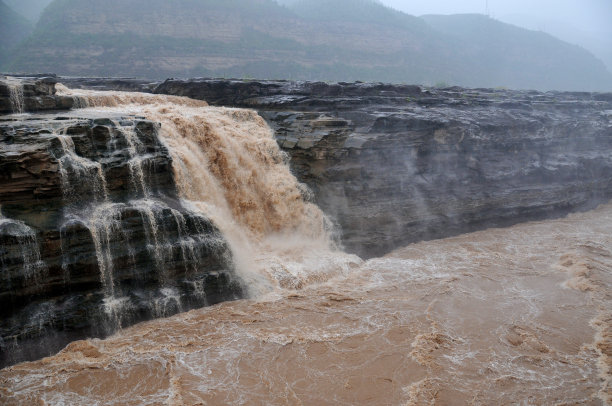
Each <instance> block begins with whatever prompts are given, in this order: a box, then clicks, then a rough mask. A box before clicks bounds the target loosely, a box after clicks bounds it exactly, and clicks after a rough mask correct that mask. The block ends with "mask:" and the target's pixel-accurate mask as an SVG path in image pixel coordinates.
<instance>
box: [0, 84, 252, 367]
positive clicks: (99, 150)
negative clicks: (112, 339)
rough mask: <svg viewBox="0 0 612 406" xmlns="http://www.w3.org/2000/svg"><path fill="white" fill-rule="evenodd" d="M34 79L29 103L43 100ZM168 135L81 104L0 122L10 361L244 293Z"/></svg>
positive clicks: (4, 314) (0, 265) (3, 285)
mask: <svg viewBox="0 0 612 406" xmlns="http://www.w3.org/2000/svg"><path fill="white" fill-rule="evenodd" d="M51 82H52V81H51ZM40 83H41V84H40V86H43V85H45V86H46V85H47V83H46V82H45V81H40ZM36 85H37V86H39V85H38V84H36ZM26 86H27V83H26ZM26 86H24V88H25V89H24V92H23V93H24V95H25V98H24V99H25V105H26V106H30V107H32V106H34V107H36V106H41V105H40V104H33V102H31V100H35V98H36V97H47V96H35V95H34V94H32V95H31V96H30V94H31V92H30V90H29V89H28V88H27V87H26ZM49 86H51V87H53V86H52V84H49ZM52 93H53V92H49V95H48V97H49V99H48V100H56V101H57V103H58V104H57V105H61V106H63V105H66V106H70V105H72V99H71V98H67V99H68V100H69V102H68V101H67V100H65V99H64V98H59V97H56V96H53V94H52ZM1 102H4V103H5V104H6V103H7V101H6V97H4V98H3V97H2V96H1V95H0V103H1ZM9 102H10V101H9ZM43 108H44V103H43ZM158 130H159V124H157V123H154V122H151V121H148V120H144V119H142V118H138V117H133V116H121V115H117V116H109V115H108V114H107V115H104V116H97V115H95V114H93V113H89V114H88V113H78V112H76V111H75V112H68V111H66V112H56V113H49V114H37V115H7V116H2V117H0V185H1V186H0V208H1V213H0V367H1V366H4V365H8V364H11V363H14V362H18V361H22V360H27V359H35V358H39V357H41V356H45V355H49V354H51V353H53V352H55V351H57V350H59V349H61V348H62V347H63V346H64V345H65V344H66V343H68V342H69V341H71V340H73V339H76V338H82V337H85V336H89V337H91V336H104V335H107V334H109V333H112V332H113V331H115V330H116V329H117V328H119V327H121V326H126V325H129V324H133V323H134V322H136V321H140V320H144V319H149V318H153V317H162V316H168V315H171V314H174V313H177V312H179V311H185V310H189V309H191V308H195V307H201V306H203V305H207V304H212V303H217V302H219V301H223V300H230V299H235V298H237V297H240V296H241V295H242V291H241V288H240V286H239V285H238V284H237V282H236V281H235V280H234V279H233V276H232V275H233V274H232V273H231V272H230V268H231V253H230V250H229V248H228V246H227V244H226V242H225V240H224V239H223V237H222V235H221V234H220V232H219V231H218V230H217V229H216V227H215V226H214V225H213V224H212V223H211V222H210V221H209V220H208V219H206V218H205V217H202V215H200V214H196V213H194V212H191V211H189V210H187V209H186V208H185V207H183V206H182V205H181V203H180V201H179V199H178V197H177V194H176V190H175V183H174V179H173V175H172V170H171V163H172V161H171V156H170V154H169V152H168V150H167V149H166V147H165V146H164V145H162V144H161V143H160V141H159V138H158Z"/></svg>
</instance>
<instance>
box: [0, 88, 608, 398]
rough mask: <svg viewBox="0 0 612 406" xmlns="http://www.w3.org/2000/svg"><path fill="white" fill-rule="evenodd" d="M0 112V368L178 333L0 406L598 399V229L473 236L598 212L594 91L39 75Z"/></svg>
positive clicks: (16, 382)
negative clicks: (34, 405)
mask: <svg viewBox="0 0 612 406" xmlns="http://www.w3.org/2000/svg"><path fill="white" fill-rule="evenodd" d="M58 82H62V83H63V85H60V84H59V83H58ZM90 89H96V90H95V91H92V90H90ZM118 90H130V91H140V92H133V93H124V92H119V91H118ZM209 104H210V106H209ZM222 106H225V107H222ZM245 108H246V109H249V110H246V109H245ZM0 114H5V115H4V116H1V118H0V136H1V137H2V144H1V149H0V177H1V178H2V183H1V185H2V186H1V187H0V206H1V215H2V217H1V218H0V241H1V244H2V245H1V247H2V248H1V249H2V251H1V252H0V259H1V262H0V266H1V269H2V278H0V283H1V285H0V300H1V304H2V312H3V315H2V325H1V326H0V332H1V334H2V335H1V338H2V339H1V341H0V347H1V350H2V356H1V357H0V365H2V366H8V365H12V364H15V363H17V362H21V361H24V360H35V359H38V358H40V357H42V356H46V355H50V354H53V353H56V352H57V351H59V350H60V349H61V348H63V347H64V346H65V345H66V344H68V343H69V342H71V341H73V340H76V339H81V338H91V337H105V336H107V335H109V334H112V333H114V332H116V331H118V330H119V329H122V328H125V327H127V326H128V325H131V324H134V323H135V322H138V321H143V320H149V319H152V318H158V317H168V316H171V315H173V314H176V313H179V312H187V313H184V314H180V315H178V316H175V317H171V318H166V319H162V320H155V321H150V322H148V323H145V324H140V325H137V326H135V327H133V328H130V329H124V330H119V332H118V334H116V335H114V336H113V337H111V338H109V339H108V340H97V339H88V340H85V341H76V342H74V343H72V344H70V345H69V346H68V347H67V348H66V349H65V350H63V351H62V352H60V353H59V354H58V355H56V356H55V357H51V358H47V359H44V360H42V361H37V362H35V363H24V364H20V365H16V366H14V367H12V368H8V369H5V370H2V372H0V400H1V401H2V402H3V403H6V404H13V403H14V404H19V402H22V403H23V402H26V401H38V400H42V401H44V402H47V403H50V404H62V402H64V403H66V402H68V403H70V402H76V403H79V402H81V403H82V402H85V401H87V399H88V400H92V399H96V401H98V402H100V403H101V404H107V403H110V402H112V399H113V397H115V399H121V400H122V401H123V402H124V403H125V404H130V402H132V404H156V403H166V404H197V403H198V402H200V403H206V402H209V403H212V404H219V403H233V404H248V403H249V401H252V400H253V399H259V400H260V401H261V402H264V401H265V400H266V399H268V400H269V399H270V398H269V397H266V396H272V397H273V399H274V401H273V403H274V404H277V403H278V404H282V403H287V402H289V403H292V402H293V403H295V401H297V400H300V401H303V402H306V403H308V402H318V403H320V404H327V403H344V404H356V403H358V404H365V403H367V401H368V399H369V400H372V399H379V400H380V399H385V400H384V401H387V402H388V403H390V404H398V403H400V402H401V403H403V404H423V402H431V401H432V399H433V400H434V401H436V400H437V401H441V402H443V403H444V402H445V401H446V402H451V400H453V399H454V401H455V402H459V403H461V402H463V401H468V400H469V399H470V393H471V392H472V391H475V393H476V394H475V395H474V396H476V397H475V398H473V399H472V400H473V401H474V402H475V403H476V404H490V403H491V402H500V403H504V402H507V401H509V399H516V396H519V397H521V398H523V399H527V398H529V399H532V400H533V401H534V402H536V403H537V402H540V403H542V402H544V403H547V402H553V401H561V400H563V399H565V400H567V401H573V402H575V403H580V402H591V403H592V404H602V403H603V404H607V403H609V402H610V372H609V371H610V369H609V368H610V359H611V358H610V357H612V352H611V351H610V348H612V347H611V346H610V339H611V335H610V328H611V327H610V326H611V324H610V315H609V311H607V310H609V309H610V297H609V296H610V295H609V288H610V283H611V280H610V274H611V273H610V270H611V269H612V268H611V267H612V264H610V260H609V258H610V252H611V250H612V248H611V247H610V245H609V244H610V240H609V236H608V235H607V233H606V229H607V228H606V227H608V226H609V222H610V208H609V206H603V207H600V208H599V209H597V210H595V211H591V212H589V213H584V214H574V215H572V216H571V217H569V218H568V219H564V220H554V221H549V222H535V223H529V224H524V225H518V226H514V227H511V228H508V229H489V228H492V227H500V226H510V225H513V224H517V223H522V222H526V221H530V220H543V219H556V218H559V217H562V216H565V215H566V214H568V213H570V212H574V211H585V210H591V209H594V208H595V207H597V206H598V205H600V204H602V203H606V202H607V201H608V200H609V199H610V197H611V195H612V188H611V182H612V156H610V154H609V151H610V149H611V147H612V94H606V93H579V92H573V93H569V92H566V93H562V92H547V93H542V92H536V91H510V90H503V89H463V88H442V89H441V88H426V87H420V86H408V85H387V84H381V83H360V82H356V83H324V82H289V81H252V80H251V81H249V80H221V79H219V80H212V79H193V80H175V79H169V80H167V81H165V82H160V83H148V82H143V81H135V80H122V79H76V78H57V77H53V76H41V77H27V78H15V79H11V78H6V79H3V80H2V81H1V83H0ZM294 176H295V177H294ZM300 182H301V183H300ZM484 229H489V230H485V231H479V232H477V233H474V234H465V235H462V236H459V237H454V238H448V239H445V240H439V241H431V242H419V241H423V240H432V239H434V238H444V237H450V236H456V235H458V234H464V233H469V232H473V231H476V230H484ZM415 242H419V243H417V244H414V245H410V246H408V247H406V246H407V245H408V244H410V243H415ZM340 248H342V249H343V251H344V252H343V251H342V250H340ZM394 250H395V251H394ZM392 251H393V252H392ZM391 252H392V253H391ZM389 253H390V254H389ZM353 254H354V255H353ZM385 254H387V255H386V256H384V257H382V256H383V255H385ZM377 257H380V258H377ZM361 258H363V259H366V261H365V262H364V261H363V260H362V259H361ZM241 298H249V299H250V300H239V301H237V302H234V303H226V304H223V305H220V306H216V307H210V308H208V309H203V310H195V311H190V312H189V310H192V309H196V308H200V307H202V306H206V305H212V304H215V303H219V302H221V301H228V300H230V301H231V300H234V299H241ZM486 303H489V304H491V303H496V305H495V306H490V307H491V308H488V309H487V308H486V305H485V304H486ZM560 309H561V310H560ZM606 309H607V310H606ZM477 310H478V311H477ZM476 313H477V314H479V317H480V319H478V318H474V317H471V316H469V315H470V314H476ZM298 316H299V317H298ZM576 320H580V323H578V325H573V324H572V323H575V321H576ZM474 326H480V328H481V329H482V331H486V332H487V333H486V334H487V336H486V337H482V336H480V335H479V334H478V333H475V332H474ZM476 330H477V329H476ZM483 334H485V333H483ZM489 335H490V336H489ZM135 337H145V341H144V342H145V343H146V344H142V346H140V345H139V344H138V345H137V344H136V342H135ZM168 337H171V338H170V339H168ZM198 337H206V338H205V339H201V338H198ZM241 343H247V344H248V345H247V347H252V348H254V349H255V351H253V354H255V355H250V356H249V357H246V355H245V354H244V351H245V349H244V348H245V347H243V344H241ZM145 347H147V348H145ZM126 348H136V349H135V350H127V351H128V353H129V354H127V353H126ZM215 348H218V353H217V352H215V351H217V350H216V349H215ZM130 351H131V352H130ZM357 353H360V354H362V355H363V354H367V357H366V358H359V357H357V356H356V355H355V354H357ZM398 353H401V354H404V355H402V356H401V357H399V358H398V357H397V354H398ZM305 354H306V355H305ZM333 354H336V356H334V355H333ZM338 354H344V355H346V356H347V357H348V358H343V357H340V356H339V355H338ZM326 357H328V358H329V357H331V359H333V360H334V362H336V363H337V365H338V370H337V371H336V370H335V369H333V368H332V371H331V375H332V376H333V379H332V380H331V381H329V382H327V383H324V382H323V381H321V379H323V378H321V377H322V376H323V375H321V374H322V373H323V372H322V371H324V370H326V368H327V366H326V365H327V361H325V360H326V359H327V358H326ZM393 358H395V359H397V360H398V362H399V360H400V359H401V362H400V363H399V364H397V365H396V364H395V363H394V362H395V361H389V360H390V359H393ZM272 359H277V360H278V359H280V360H281V362H280V363H278V364H275V365H281V366H284V367H282V368H281V367H278V368H279V370H276V368H277V367H275V366H273V365H270V366H269V368H268V369H267V370H268V371H272V372H269V374H270V375H267V376H265V377H261V374H260V372H261V370H260V369H259V367H257V365H258V364H264V365H265V364H267V362H268V361H267V360H272ZM383 359H385V360H386V361H385V362H386V363H387V364H385V365H388V363H389V362H391V364H393V367H392V369H393V371H394V373H393V374H391V375H392V376H388V375H389V373H388V367H383V363H382V361H381V360H383ZM466 359H469V360H470V363H464V362H463V360H466ZM241 360H243V361H241ZM505 362H507V363H505ZM297 364H300V365H306V366H305V367H304V369H296V370H291V365H297ZM400 364H401V365H400ZM93 365H95V368H94V369H96V370H97V371H98V372H97V374H98V375H96V376H97V378H93V377H92V376H93V375H88V374H87V372H86V369H87V368H90V367H92V366H93ZM281 369H282V370H281ZM360 369H363V370H364V371H367V373H366V372H363V371H362V372H359V371H360ZM274 371H275V372H274ZM334 371H335V372H334ZM487 371H489V372H487ZM534 371H536V372H534ZM533 374H539V378H536V377H534V376H533ZM28 376H32V377H36V376H38V377H40V376H45V377H46V379H48V380H51V381H53V382H54V384H53V388H51V389H48V388H44V387H42V386H41V384H40V381H36V380H35V379H34V380H33V379H28V378H27V377H28ZM113 376H114V377H115V378H113ZM117 376H124V377H126V376H127V377H128V378H127V382H132V383H134V385H131V386H130V384H128V383H126V384H125V385H119V386H117V387H115V388H114V389H113V391H111V392H112V393H103V392H104V390H103V385H104V384H101V385H102V386H100V385H99V384H94V383H92V382H91V379H93V380H98V381H99V382H113V380H116V377H117ZM483 376H486V379H484V380H483ZM145 377H146V379H148V380H149V382H152V383H151V384H150V385H151V386H150V387H139V386H138V385H135V383H136V382H138V381H140V380H142V379H145ZM317 377H318V378H317ZM370 379H374V380H375V381H370ZM538 379H539V381H538ZM323 380H324V379H323ZM542 381H545V382H546V385H548V386H547V389H546V390H538V388H539V386H538V385H537V382H542ZM478 382H481V383H478ZM487 385H488V386H487ZM360 387H363V388H368V389H367V390H366V389H363V390H362V389H359V388H360ZM82 388H94V389H93V390H92V391H90V390H89V389H82ZM237 388H241V389H240V390H236V389H237ZM265 388H268V389H265ZM283 388H285V389H283ZM287 388H291V390H289V389H287ZM314 388H318V389H317V390H314ZM321 388H322V389H321ZM341 388H344V389H341ZM389 388H391V389H389ZM474 388H477V389H474ZM343 390H346V391H348V392H343ZM319 392H320V393H319ZM130 399H132V400H130ZM411 402H412V403H411ZM479 402H480V403H479ZM449 404H452V402H451V403H449Z"/></svg>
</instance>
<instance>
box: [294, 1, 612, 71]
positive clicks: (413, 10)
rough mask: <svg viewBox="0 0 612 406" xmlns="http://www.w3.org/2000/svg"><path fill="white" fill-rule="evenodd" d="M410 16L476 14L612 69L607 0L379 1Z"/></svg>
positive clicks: (611, 10)
mask: <svg viewBox="0 0 612 406" xmlns="http://www.w3.org/2000/svg"><path fill="white" fill-rule="evenodd" d="M289 1H291V0H289ZM381 3H383V4H385V5H387V6H389V7H392V8H395V9H397V10H400V11H403V12H405V13H408V14H412V15H417V16H420V15H425V14H462V13H478V14H485V15H489V16H491V17H492V18H495V19H497V20H500V21H503V22H506V23H509V24H514V25H517V26H519V27H523V28H527V29H530V30H536V31H542V32H546V33H548V34H551V35H552V36H554V37H557V38H559V39H561V40H563V41H566V42H569V43H570V44H575V45H580V46H582V47H584V48H585V49H587V50H588V51H590V52H592V53H593V54H594V55H595V56H596V57H598V58H599V59H601V60H602V61H603V62H604V63H605V64H606V66H607V68H608V71H610V72H612V24H611V23H610V21H612V2H610V1H608V0H539V1H530V0H512V1H508V0H488V1H487V0H464V1H453V0H430V1H426V2H424V1H410V0H381Z"/></svg>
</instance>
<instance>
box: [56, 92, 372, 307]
mask: <svg viewBox="0 0 612 406" xmlns="http://www.w3.org/2000/svg"><path fill="white" fill-rule="evenodd" d="M58 90H59V93H58V94H60V95H70V96H72V97H74V98H75V105H77V106H80V107H82V108H84V110H83V111H85V112H86V111H87V110H93V111H95V112H97V113H103V112H108V113H121V114H130V115H135V116H144V117H146V118H147V119H149V120H151V121H154V122H158V123H161V129H160V136H161V139H162V141H163V143H164V144H165V145H166V146H167V147H168V149H169V151H170V153H171V155H172V158H173V167H172V169H173V173H174V179H175V182H176V184H177V188H178V192H179V196H180V197H181V203H182V204H183V205H184V206H185V207H188V208H190V209H192V210H193V211H194V212H199V213H202V214H203V215H205V216H206V217H207V218H209V219H211V220H212V221H213V223H214V224H215V225H216V226H217V227H219V229H220V230H221V232H222V234H223V237H224V238H225V239H226V240H227V241H228V243H229V244H230V247H231V252H232V263H233V266H234V268H235V271H236V272H237V273H238V275H239V277H240V278H241V280H242V281H243V282H244V286H245V287H246V288H247V289H248V290H249V292H250V293H251V294H256V295H257V294H262V293H264V292H270V291H271V288H273V286H279V287H282V288H300V287H303V286H304V285H305V284H308V283H311V282H315V281H318V282H322V281H325V280H327V279H328V278H330V277H332V276H334V275H336V274H338V273H342V272H345V271H347V270H349V269H350V268H351V266H353V265H356V264H358V263H359V262H360V260H359V258H358V257H356V256H351V255H346V254H343V253H341V252H340V251H338V250H337V249H335V247H336V241H335V239H334V229H333V225H332V224H331V222H330V221H329V220H328V219H327V218H326V217H325V215H324V214H323V213H322V212H321V211H320V210H319V209H318V208H317V207H316V206H315V205H314V204H312V203H309V199H310V198H311V196H310V192H309V190H308V189H307V188H306V187H305V186H304V185H302V184H300V183H299V182H298V181H297V180H296V179H295V177H294V176H293V175H292V174H291V172H290V170H289V166H288V162H287V159H288V158H287V156H286V155H285V154H284V153H283V152H282V151H281V150H280V148H279V147H278V145H277V143H276V141H275V140H274V137H273V135H272V132H271V130H270V129H269V127H268V126H267V125H266V123H265V121H264V120H263V119H262V118H261V117H259V116H258V115H257V113H255V112H254V111H249V110H242V109H230V108H219V107H209V106H208V105H207V104H206V103H205V102H202V101H196V100H192V99H188V98H181V97H172V96H159V95H146V94H142V93H125V92H93V91H83V90H75V89H67V88H66V87H63V86H61V85H58ZM131 139H132V140H136V138H134V137H131ZM136 143H137V140H136ZM136 143H135V142H134V141H132V143H130V151H136V149H137V148H136ZM140 159H141V158H138V157H135V158H134V162H135V163H138V162H140ZM132 175H133V177H134V179H135V184H137V185H139V186H138V187H137V188H141V189H142V190H145V186H144V184H143V182H142V181H140V179H141V178H142V169H141V168H140V164H135V165H134V170H133V174H132Z"/></svg>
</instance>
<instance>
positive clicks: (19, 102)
mask: <svg viewBox="0 0 612 406" xmlns="http://www.w3.org/2000/svg"><path fill="white" fill-rule="evenodd" d="M6 83H7V85H8V88H9V91H10V100H11V106H12V107H13V113H16V114H23V113H24V112H25V100H24V97H23V83H22V82H21V80H18V79H14V78H10V77H9V78H7V80H6Z"/></svg>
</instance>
